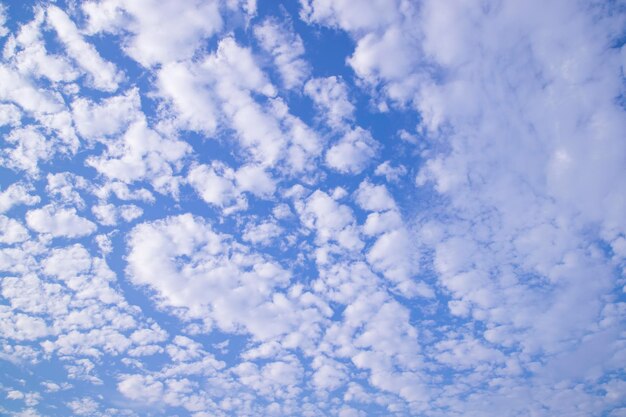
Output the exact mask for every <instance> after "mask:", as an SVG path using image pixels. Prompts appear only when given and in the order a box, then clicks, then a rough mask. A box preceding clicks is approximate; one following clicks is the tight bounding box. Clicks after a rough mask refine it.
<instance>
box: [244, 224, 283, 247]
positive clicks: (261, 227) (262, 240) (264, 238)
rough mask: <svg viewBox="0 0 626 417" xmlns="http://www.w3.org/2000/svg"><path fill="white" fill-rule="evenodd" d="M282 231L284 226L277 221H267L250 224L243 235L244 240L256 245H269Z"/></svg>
mask: <svg viewBox="0 0 626 417" xmlns="http://www.w3.org/2000/svg"><path fill="white" fill-rule="evenodd" d="M282 233H283V228H282V227H280V226H278V225H277V224H276V223H275V222H272V221H267V222H263V223H259V224H248V226H246V228H245V230H244V232H243V234H242V235H241V237H242V239H243V240H245V241H247V242H250V243H253V244H255V245H257V244H262V245H267V244H269V243H270V242H271V241H272V240H273V239H274V238H276V237H278V236H280V235H281V234H282Z"/></svg>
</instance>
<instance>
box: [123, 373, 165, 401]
mask: <svg viewBox="0 0 626 417" xmlns="http://www.w3.org/2000/svg"><path fill="white" fill-rule="evenodd" d="M117 389H118V390H119V391H120V392H121V393H122V394H123V395H124V396H126V397H127V398H130V399H131V400H135V401H139V402H141V403H145V404H150V403H155V402H157V401H160V400H161V399H162V396H163V384H162V383H161V382H160V381H155V380H154V379H152V378H150V377H144V376H142V375H126V376H124V377H122V380H121V381H120V382H119V383H118V384H117Z"/></svg>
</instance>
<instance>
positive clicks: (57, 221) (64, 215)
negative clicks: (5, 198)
mask: <svg viewBox="0 0 626 417" xmlns="http://www.w3.org/2000/svg"><path fill="white" fill-rule="evenodd" d="M26 224H28V227H30V228H31V229H33V230H34V231H36V232H38V233H49V234H51V235H52V236H54V237H69V238H75V237H81V236H85V235H89V234H91V233H93V232H95V230H96V225H95V224H94V223H93V222H91V221H89V220H87V219H86V218H84V217H81V216H79V215H78V214H76V209H74V208H60V207H55V206H53V205H47V206H45V207H42V208H39V209H34V210H30V211H29V212H28V213H26Z"/></svg>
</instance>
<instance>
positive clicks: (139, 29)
mask: <svg viewBox="0 0 626 417" xmlns="http://www.w3.org/2000/svg"><path fill="white" fill-rule="evenodd" d="M82 9H83V11H84V12H85V13H86V14H87V17H88V26H87V31H88V32H90V33H99V32H110V33H116V34H117V33H121V34H123V35H124V36H125V42H124V50H125V52H126V53H127V54H128V55H129V56H131V57H132V58H133V59H135V60H136V61H138V62H139V63H141V64H142V65H144V66H147V67H151V66H154V65H157V64H162V63H167V62H173V61H180V60H184V59H186V58H191V57H192V56H193V54H194V52H195V51H196V50H197V49H199V48H201V46H202V42H203V41H205V40H206V39H208V38H210V37H211V36H212V35H214V34H215V33H216V32H218V31H219V30H220V29H221V28H222V25H223V21H222V17H221V15H220V2H219V1H217V0H184V1H177V0H168V1H156V0H139V1H136V0H131V1H126V0H104V1H98V2H96V1H89V2H86V3H84V4H83V5H82Z"/></svg>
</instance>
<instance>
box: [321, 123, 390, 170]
mask: <svg viewBox="0 0 626 417" xmlns="http://www.w3.org/2000/svg"><path fill="white" fill-rule="evenodd" d="M379 147H380V146H379V144H378V142H376V141H375V140H374V138H372V135H371V133H370V132H368V131H366V130H364V129H362V128H360V127H358V128H356V129H354V130H351V131H349V132H348V133H346V134H345V135H344V136H342V137H341V139H339V141H338V142H336V143H335V144H334V145H333V146H331V147H330V149H328V151H327V152H326V164H327V165H328V166H330V167H331V168H333V169H336V170H337V171H339V172H343V173H349V174H358V173H360V172H361V171H363V170H364V169H365V168H366V167H367V166H368V165H369V164H370V162H371V160H372V159H373V158H374V157H375V156H376V153H377V151H378V148H379Z"/></svg>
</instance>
